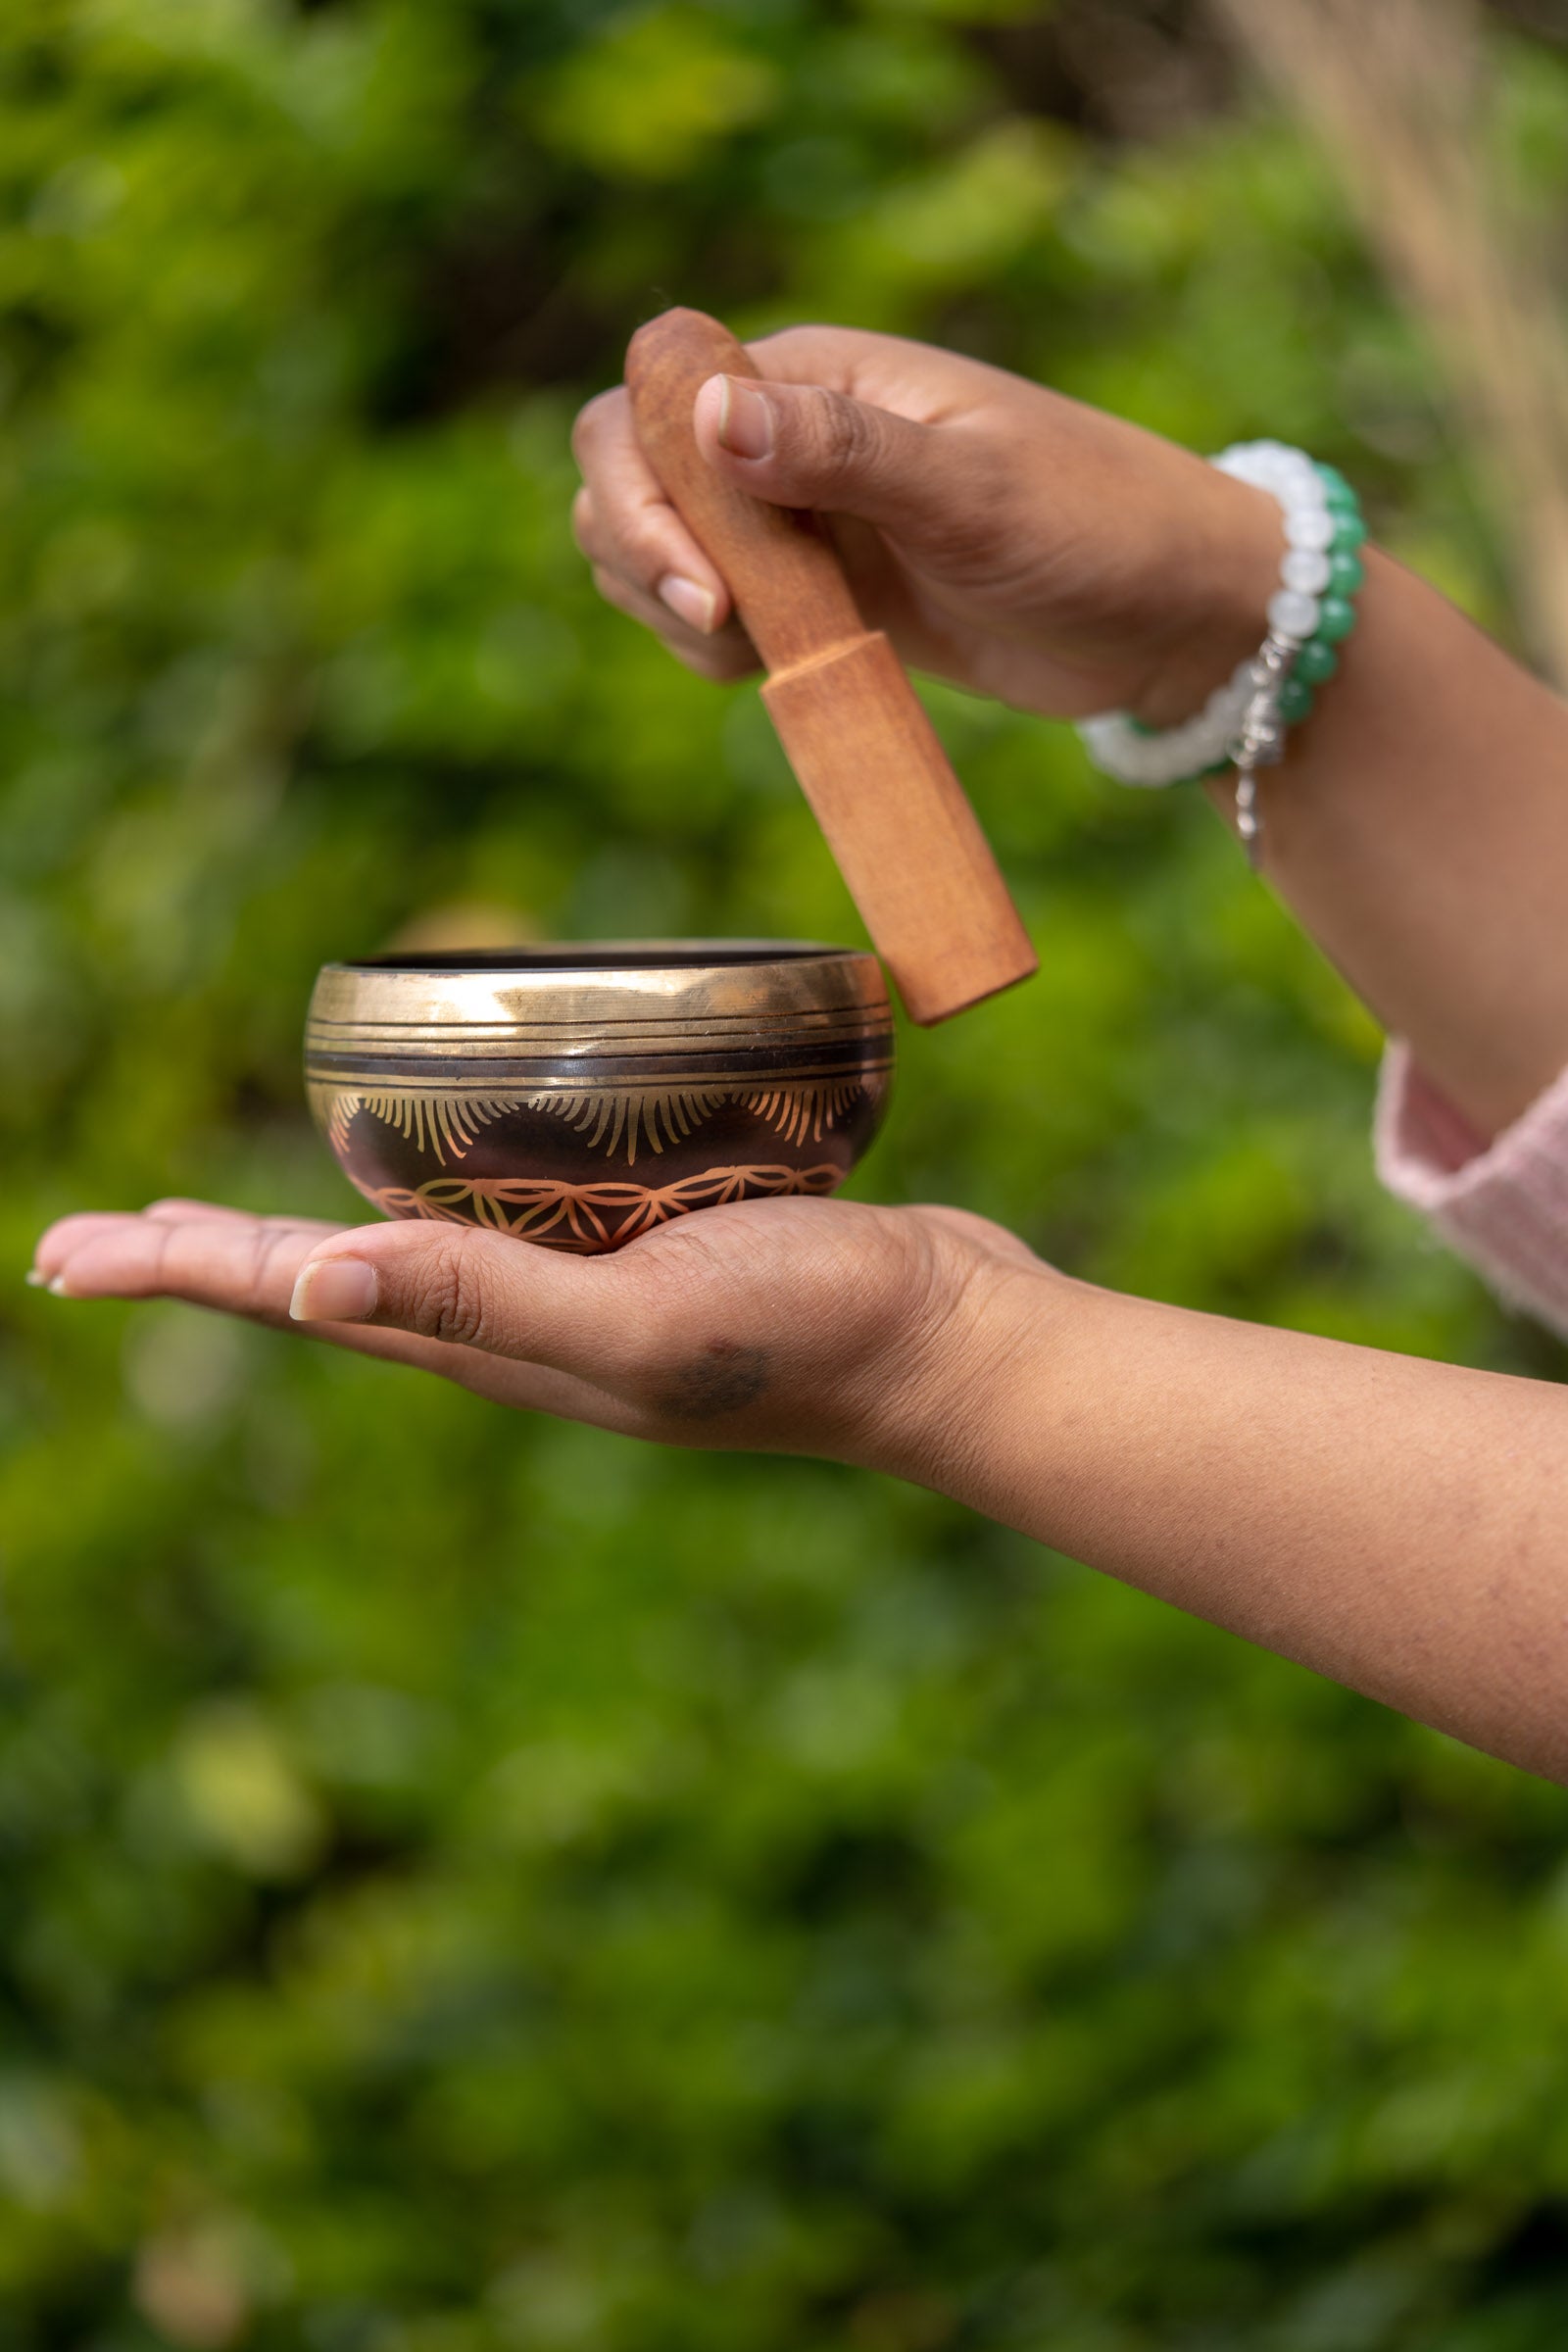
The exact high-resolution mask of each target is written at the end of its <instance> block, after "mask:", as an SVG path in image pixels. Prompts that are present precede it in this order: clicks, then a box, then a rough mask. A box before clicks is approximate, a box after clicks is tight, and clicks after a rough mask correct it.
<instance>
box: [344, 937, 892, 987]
mask: <svg viewBox="0 0 1568 2352" xmlns="http://www.w3.org/2000/svg"><path fill="white" fill-rule="evenodd" d="M869 954H870V951H869V949H866V948H850V947H840V946H836V945H834V944H832V943H831V942H829V941H826V940H814V939H585V940H529V941H526V942H519V943H518V944H517V945H516V946H515V947H502V948H453V949H422V950H414V951H407V950H397V951H393V952H390V953H388V954H385V955H380V956H345V957H342V958H341V959H338V960H335V961H333V962H331V963H326V964H323V965H322V966H321V969H322V970H323V971H324V972H428V973H430V974H432V975H435V976H442V977H444V976H446V975H448V974H451V973H455V972H480V973H483V974H484V975H485V976H486V977H487V978H491V977H494V976H496V975H497V974H499V973H502V972H517V973H519V974H522V975H525V976H527V977H530V978H543V977H545V976H547V975H548V974H550V973H552V972H595V973H604V974H612V973H616V972H649V971H682V972H687V971H693V970H713V969H734V968H737V967H740V968H744V967H746V966H750V965H755V964H764V963H801V962H808V961H810V960H812V959H814V958H816V957H820V956H833V957H835V958H836V957H838V956H869Z"/></svg>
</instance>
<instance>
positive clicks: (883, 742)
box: [626, 311, 1038, 1025]
mask: <svg viewBox="0 0 1568 2352" xmlns="http://www.w3.org/2000/svg"><path fill="white" fill-rule="evenodd" d="M757 372H758V371H757V369H756V368H754V367H753V365H752V363H751V361H750V359H749V358H748V357H747V355H746V353H745V351H744V350H743V349H742V347H741V345H740V344H739V343H737V342H736V340H735V338H734V336H733V335H731V334H730V333H729V331H728V330H727V328H725V327H723V326H721V325H720V324H719V323H718V321H717V319H710V318H707V317H705V315H704V314H703V313H702V312H701V311H666V312H664V314H663V316H662V318H659V319H653V320H652V321H651V322H650V323H649V324H648V325H647V326H645V327H643V328H641V329H640V331H639V332H638V333H637V334H636V335H635V336H634V337H633V339H632V344H631V349H630V351H629V353H628V354H627V360H626V381H627V384H628V386H629V387H630V391H631V401H632V412H633V415H634V416H635V418H636V422H637V433H638V438H639V440H640V441H641V443H642V446H643V449H644V452H645V453H646V455H647V458H648V461H649V464H650V465H651V466H653V469H654V471H655V473H656V474H657V475H658V477H659V479H660V482H661V483H662V486H663V489H664V492H665V494H666V496H667V497H668V498H669V500H670V503H671V504H672V505H673V506H674V508H675V510H676V512H677V513H678V514H679V515H680V517H681V519H682V521H683V522H684V523H685V524H686V527H687V528H688V530H689V531H690V532H691V533H692V536H693V537H694V538H695V539H696V540H697V542H698V544H699V546H700V547H702V548H703V549H704V551H705V552H706V554H707V555H708V556H709V557H710V559H711V562H712V563H713V564H714V565H715V566H716V567H717V569H718V571H719V572H720V573H721V575H722V576H723V578H724V580H725V581H726V583H727V584H728V587H729V591H730V594H731V595H732V596H733V598H734V600H735V606H736V610H737V611H738V613H739V614H740V617H741V620H742V622H743V623H744V624H745V627H746V630H747V632H748V634H749V635H750V637H751V640H752V643H753V644H754V645H755V646H756V648H757V650H758V653H759V654H760V657H761V660H762V662H763V665H764V666H765V668H766V670H767V673H768V675H767V683H766V685H765V686H764V687H763V688H762V701H763V703H764V704H765V705H766V707H767V712H768V716H769V717H770V718H771V719H772V721H773V724H774V726H775V727H776V728H777V730H778V736H779V741H780V742H781V743H782V744H783V746H784V750H785V753H786V756H787V757H788V760H789V762H790V765H791V766H792V767H793V768H794V770H795V773H796V775H797V776H798V777H799V779H800V783H801V788H802V790H803V791H804V792H805V794H806V797H807V799H808V800H809V802H810V804H811V808H812V809H813V810H814V811H815V814H816V820H817V822H818V824H819V825H820V826H821V828H822V831H823V833H824V834H825V835H826V837H827V844H828V847H829V849H830V850H831V851H832V853H833V856H834V858H836V859H837V861H838V866H839V870H840V872H841V873H842V874H843V876H844V879H845V881H846V883H847V884H848V885H849V890H850V895H851V897H852V898H853V899H854V901H855V904H856V906H857V907H858V908H859V910H860V917H861V920H862V921H863V922H864V924H865V927H866V929H867V931H868V932H869V933H870V935H871V938H872V940H873V942H874V943H875V946H876V949H877V952H878V954H879V955H880V956H882V959H883V961H884V962H885V963H886V965H887V967H888V970H889V971H890V972H891V974H892V976H893V979H894V981H895V983H896V985H897V987H898V991H899V994H900V996H901V997H902V998H903V1000H904V1004H905V1008H906V1010H907V1012H908V1014H909V1017H910V1019H911V1020H914V1021H918V1022H920V1023H921V1024H923V1025H929V1024H930V1023H931V1022H933V1021H943V1020H946V1019H947V1018H948V1016H949V1014H950V1013H955V1012H961V1011H962V1010H963V1008H964V1006H965V1005H974V1004H977V1003H978V1002H979V1000H980V999H981V998H982V997H989V996H994V995H995V994H996V992H997V990H998V989H1003V988H1010V987H1011V986H1012V984H1013V982H1014V981H1015V980H1024V979H1027V977H1028V976H1029V974H1030V973H1031V972H1032V971H1034V970H1035V969H1036V968H1037V964H1038V958H1037V957H1036V956H1035V952H1034V949H1033V947H1032V946H1031V944H1030V940H1029V935H1028V933H1027V932H1026V931H1025V929H1024V927H1023V924H1022V922H1021V921H1020V919H1019V915H1018V910H1017V908H1016V907H1014V905H1013V903H1012V900H1011V899H1010V897H1009V896H1008V894H1007V886H1006V884H1005V882H1004V880H1003V878H1002V875H1001V873H1000V872H999V870H998V867H997V861H996V859H995V858H993V857H992V855H991V850H990V847H989V845H988V844H987V841H986V838H985V835H984V834H983V833H982V832H981V830H980V827H979V824H978V823H977V822H976V819H975V814H974V810H973V809H971V808H970V806H969V803H968V801H967V800H966V799H965V797H964V792H963V787H962V786H961V785H960V784H959V782H958V779H957V777H956V775H955V774H954V772H953V769H952V768H951V766H950V765H949V764H948V758H947V754H946V753H945V752H944V751H943V749H942V746H941V744H940V742H939V741H938V739H937V734H936V730H935V728H934V727H933V726H932V724H931V721H930V720H929V718H927V716H926V714H925V711H924V710H923V709H922V708H921V705H920V703H919V701H918V700H917V699H916V696H915V693H914V689H913V688H912V687H911V686H910V684H909V681H908V679H907V676H906V675H905V672H904V668H903V665H902V663H901V662H900V661H899V658H898V656H897V655H896V654H895V652H894V651H893V648H892V646H891V645H890V644H889V643H888V640H887V638H886V637H885V636H884V635H883V634H882V632H881V630H880V629H867V628H866V626H865V625H864V623H863V622H862V620H861V618H860V615H859V613H858V612H857V610H856V606H855V599H854V597H853V596H852V595H851V593H850V587H849V582H848V581H847V580H846V579H845V577H844V573H843V571H842V570H841V569H840V567H839V562H838V558H837V556H836V555H835V554H834V552H833V549H832V547H831V546H830V544H829V542H828V540H827V539H826V537H825V536H824V535H823V533H822V530H821V528H820V526H819V525H818V523H817V522H816V521H815V519H814V517H813V516H811V515H803V514H795V513H792V512H790V511H789V510H787V509H785V508H782V507H771V506H768V505H767V504H765V502H764V501H762V500H761V499H756V498H751V497H749V496H748V495H747V493H746V492H745V491H743V490H737V489H733V488H732V487H731V486H730V484H729V483H728V482H725V481H721V480H720V479H719V477H718V475H717V474H716V473H715V472H714V470H713V468H712V467H711V466H710V465H709V464H708V462H707V460H706V459H705V458H704V457H703V455H702V453H701V452H700V450H699V449H698V447H697V443H696V440H695V438H694V436H693V432H692V405H693V403H694V401H695V400H696V397H697V394H698V391H699V389H700V388H701V386H702V385H703V384H705V383H706V382H707V380H708V378H709V377H710V376H711V375H749V376H756V375H757Z"/></svg>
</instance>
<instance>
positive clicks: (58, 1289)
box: [43, 1274, 71, 1299]
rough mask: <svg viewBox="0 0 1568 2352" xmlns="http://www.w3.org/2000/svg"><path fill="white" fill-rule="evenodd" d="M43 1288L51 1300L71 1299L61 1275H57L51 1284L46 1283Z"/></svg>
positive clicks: (63, 1277)
mask: <svg viewBox="0 0 1568 2352" xmlns="http://www.w3.org/2000/svg"><path fill="white" fill-rule="evenodd" d="M43 1287H44V1289H45V1290H46V1291H47V1292H48V1294H49V1296H50V1298H51V1299H69V1298H70V1297H71V1293H70V1291H69V1290H67V1288H66V1278H65V1276H64V1275H63V1274H57V1275H56V1276H55V1278H54V1280H53V1282H46V1283H45V1284H44V1286H43Z"/></svg>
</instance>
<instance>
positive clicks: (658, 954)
mask: <svg viewBox="0 0 1568 2352" xmlns="http://www.w3.org/2000/svg"><path fill="white" fill-rule="evenodd" d="M493 955H494V960H492V961H488V962H485V961H476V960H475V958H474V955H473V953H471V952H470V953H466V954H464V955H462V956H459V955H456V954H454V956H452V959H451V961H450V962H448V963H445V964H442V963H438V962H436V961H435V960H434V958H433V957H432V956H428V955H425V956H418V957H414V958H407V959H406V958H405V957H403V956H399V955H396V953H395V952H394V957H392V958H383V959H379V960H369V959H368V960H367V961H365V962H363V963H329V964H326V965H324V966H323V968H322V970H321V971H320V973H319V976H318V978H317V982H316V988H315V991H314V993H313V995H312V998H311V1005H310V1010H309V1013H308V1015H307V1018H306V1054H307V1059H308V1061H310V1062H313V1063H318V1064H320V1063H322V1061H323V1057H325V1056H330V1057H331V1060H332V1063H333V1065H334V1066H339V1067H340V1066H342V1056H343V1055H344V1054H366V1053H371V1054H376V1055H378V1056H380V1055H384V1054H387V1053H395V1052H397V1051H399V1050H401V1051H404V1052H412V1053H416V1054H417V1053H421V1052H423V1053H426V1054H429V1053H436V1054H460V1055H464V1056H468V1055H474V1056H479V1057H481V1058H484V1057H489V1056H492V1055H503V1056H505V1055H515V1054H529V1053H545V1052H554V1053H558V1054H559V1053H566V1054H570V1055H572V1056H573V1057H580V1056H582V1055H584V1054H593V1053H596V1052H608V1053H610V1054H622V1053H624V1052H626V1051H628V1050H636V1051H639V1052H641V1053H644V1054H661V1053H668V1052H679V1053H689V1051H690V1049H691V1048H692V1047H693V1045H694V1043H696V1042H697V1041H698V1040H701V1041H703V1042H704V1043H705V1044H706V1046H707V1047H709V1048H711V1050H714V1051H717V1050H720V1049H722V1048H723V1047H724V1046H725V1045H726V1044H736V1045H743V1046H747V1047H750V1048H760V1047H761V1046H762V1045H763V1044H764V1043H765V1042H766V1041H767V1040H768V1039H770V1038H772V1039H778V1040H783V1039H786V1038H797V1037H800V1036H802V1035H803V1034H804V1033H807V1032H810V1033H812V1034H813V1035H814V1036H817V1037H819V1038H821V1039H822V1040H823V1041H824V1042H825V1040H826V1039H827V1037H829V1036H834V1037H840V1038H844V1037H849V1036H851V1035H855V1036H871V1035H874V1036H877V1037H882V1038H886V1039H888V1040H891V1036H892V1029H893V1008H892V1005H891V1002H890V1000H889V997H888V987H887V981H886V978H885V976H884V974H883V970H882V966H881V964H880V963H879V962H878V961H877V958H876V957H875V956H873V955H871V954H870V953H869V951H868V950H866V949H863V948H834V947H826V946H819V945H817V944H816V943H815V942H812V941H802V940H776V941H775V940H733V939H732V940H678V941H676V940H670V941H664V940H646V941H636V942H632V941H626V940H604V941H601V940H593V941H587V942H583V943H577V942H549V941H546V942H539V943H535V944H532V945H531V946H530V948H529V949H527V950H516V951H514V950H511V949H498V950H495V951H494V952H493ZM524 955H531V956H532V957H533V958H534V960H533V961H532V962H531V963H529V962H525V961H524V960H523V959H522V958H523V956H524ZM555 956H560V957H561V958H562V960H560V961H556V960H546V958H554V957H555ZM585 956H586V957H587V958H591V960H588V959H584V958H585Z"/></svg>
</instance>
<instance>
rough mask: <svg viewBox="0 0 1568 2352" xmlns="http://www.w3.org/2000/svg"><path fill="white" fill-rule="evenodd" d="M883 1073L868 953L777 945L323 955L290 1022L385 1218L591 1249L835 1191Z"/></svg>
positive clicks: (359, 1183)
mask: <svg viewBox="0 0 1568 2352" xmlns="http://www.w3.org/2000/svg"><path fill="white" fill-rule="evenodd" d="M892 1072H893V1015H892V1008H891V1006H890V1005H889V1003H888V993H887V988H886V985H885V983H884V981H883V978H882V970H881V966H880V965H879V964H878V962H877V959H876V957H875V956H868V955H864V954H861V953H858V952H857V951H856V950H854V949H849V948H829V947H817V946H798V945H794V944H792V943H789V942H785V941H779V940H686V941H681V942H679V943H674V942H671V943H667V944H666V943H664V942H661V941H654V942H651V943H633V944H626V945H622V944H619V943H613V944H612V943H607V942H601V941H595V942H593V943H591V944H589V945H587V946H582V947H536V948H509V949H500V950H494V951H489V952H486V953H483V954H471V953H470V954H466V955H461V956H440V955H437V956H376V957H374V958H373V959H372V960H370V961H368V962H366V963H329V964H327V965H326V966H325V968H324V970H323V971H322V972H321V975H320V977H319V980H318V981H317V984H316V990H315V994H314V995H313V996H312V999H311V1007H310V1013H309V1016H308V1018H307V1023H306V1032H305V1077H306V1088H307V1092H308V1094H309V1096H310V1102H311V1108H312V1110H313V1112H314V1114H315V1116H316V1119H317V1123H318V1124H319V1127H320V1129H321V1131H322V1133H323V1135H324V1136H325V1137H326V1140H327V1142H328V1144H329V1145H330V1146H331V1149H332V1151H333V1152H334V1153H335V1154H336V1156H337V1160H338V1164H339V1165H340V1167H341V1168H342V1170H343V1172H344V1174H345V1175H346V1176H347V1177H348V1179H349V1182H350V1183H351V1184H353V1185H354V1186H356V1187H357V1189H358V1190H359V1191H360V1192H362V1193H363V1194H364V1196H365V1198H366V1200H367V1201H372V1202H373V1203H374V1205H375V1206H376V1207H377V1208H378V1209H380V1210H381V1211H382V1213H383V1214H384V1215H386V1216H389V1217H435V1218H442V1219H445V1220H447V1221H449V1222H451V1223H456V1224H469V1225H483V1226H488V1227H490V1228H492V1229H493V1230H495V1231H498V1232H502V1233H510V1234H515V1235H517V1236H518V1237H519V1238H521V1239H523V1240H526V1241H530V1242H542V1243H544V1244H545V1245H547V1246H548V1247H549V1248H551V1249H554V1250H577V1251H581V1252H584V1253H594V1252H598V1251H602V1250H618V1249H620V1248H621V1247H622V1245H623V1244H624V1243H626V1242H630V1241H634V1240H635V1239H636V1238H637V1236H638V1235H639V1234H644V1233H648V1232H651V1231H652V1230H653V1229H654V1228H655V1227H656V1226H659V1225H662V1224H664V1223H665V1222H667V1220H668V1219H669V1218H671V1217H677V1216H684V1215H686V1214H688V1213H689V1212H690V1211H692V1210H694V1209H701V1208H711V1207H716V1206H718V1205H719V1204H720V1203H722V1202H725V1201H757V1200H772V1199H776V1198H778V1197H779V1196H780V1195H783V1194H791V1193H795V1194H810V1195H821V1194H827V1193H831V1192H835V1191H836V1190H837V1188H838V1187H839V1185H840V1184H842V1183H843V1181H844V1179H845V1177H846V1176H847V1175H848V1174H849V1172H850V1170H851V1168H853V1167H854V1165H855V1163H856V1161H857V1160H858V1158H859V1157H860V1155H861V1153H862V1152H864V1151H865V1149H866V1146H867V1145H868V1144H869V1143H870V1142H871V1139H872V1137H873V1136H874V1135H875V1133H876V1131H877V1128H878V1127H879V1126H880V1125H881V1122H882V1114H883V1111H884V1109H885V1107H886V1103H887V1095H888V1087H889V1083H890V1081H891V1078H892Z"/></svg>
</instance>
